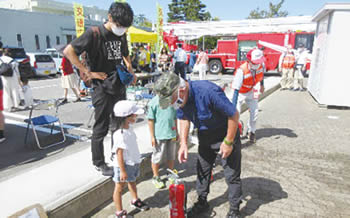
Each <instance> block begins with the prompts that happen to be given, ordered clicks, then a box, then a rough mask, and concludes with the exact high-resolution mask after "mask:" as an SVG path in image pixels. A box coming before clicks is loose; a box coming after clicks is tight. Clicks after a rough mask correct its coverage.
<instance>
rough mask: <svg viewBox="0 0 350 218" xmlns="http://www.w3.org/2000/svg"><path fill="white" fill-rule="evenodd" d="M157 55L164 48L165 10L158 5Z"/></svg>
mask: <svg viewBox="0 0 350 218" xmlns="http://www.w3.org/2000/svg"><path fill="white" fill-rule="evenodd" d="M157 36H158V37H157V54H159V53H160V49H162V48H163V9H162V7H161V6H160V5H159V4H158V3H157Z"/></svg>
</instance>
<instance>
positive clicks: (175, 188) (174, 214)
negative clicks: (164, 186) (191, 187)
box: [167, 169, 187, 218]
mask: <svg viewBox="0 0 350 218" xmlns="http://www.w3.org/2000/svg"><path fill="white" fill-rule="evenodd" d="M167 170H168V172H170V173H171V175H170V176H171V178H172V179H173V180H174V183H173V184H171V185H170V186H169V209H170V218H185V217H186V200H187V199H186V193H185V184H184V183H183V182H182V181H181V179H180V178H179V176H178V175H177V174H176V173H175V172H173V171H172V170H170V169H167Z"/></svg>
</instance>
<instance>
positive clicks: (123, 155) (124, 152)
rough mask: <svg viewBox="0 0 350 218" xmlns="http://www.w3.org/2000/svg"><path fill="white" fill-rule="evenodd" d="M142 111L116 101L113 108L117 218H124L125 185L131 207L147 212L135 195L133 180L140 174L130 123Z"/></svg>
mask: <svg viewBox="0 0 350 218" xmlns="http://www.w3.org/2000/svg"><path fill="white" fill-rule="evenodd" d="M143 113H144V110H143V109H142V108H140V107H138V106H137V105H136V103H135V102H133V101H128V100H122V101H118V102H117V103H116V104H115V105H114V108H113V115H114V116H113V119H112V122H113V123H112V124H113V128H112V132H113V138H112V143H113V147H112V157H113V162H114V164H113V165H114V177H113V181H114V182H115V188H114V193H113V201H114V203H115V207H116V209H117V212H116V217H120V218H123V217H126V216H127V212H126V211H125V210H123V205H122V190H123V186H124V184H125V183H128V188H129V191H130V193H131V196H132V199H133V200H132V201H131V206H132V207H134V208H137V209H139V210H142V211H143V210H148V209H149V207H148V206H147V204H145V203H144V202H143V201H141V200H140V199H139V198H138V196H137V190H136V178H137V177H138V176H139V175H140V163H141V155H140V151H139V148H138V145H137V141H136V134H135V132H134V131H133V129H132V127H131V124H133V123H135V122H136V117H137V115H139V114H143Z"/></svg>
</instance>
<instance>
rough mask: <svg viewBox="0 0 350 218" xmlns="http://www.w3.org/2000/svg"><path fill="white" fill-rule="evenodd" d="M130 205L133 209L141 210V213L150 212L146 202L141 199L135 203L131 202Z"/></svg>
mask: <svg viewBox="0 0 350 218" xmlns="http://www.w3.org/2000/svg"><path fill="white" fill-rule="evenodd" d="M130 205H131V207H133V208H136V209H139V210H141V211H145V210H149V206H148V205H147V204H146V203H145V202H143V201H141V200H140V198H139V199H137V200H136V201H135V202H134V203H133V202H131V203H130Z"/></svg>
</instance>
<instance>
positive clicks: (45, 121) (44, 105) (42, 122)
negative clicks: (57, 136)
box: [24, 99, 66, 149]
mask: <svg viewBox="0 0 350 218" xmlns="http://www.w3.org/2000/svg"><path fill="white" fill-rule="evenodd" d="M59 105H60V102H59V100H58V99H55V100H47V101H41V102H39V103H36V104H34V105H32V106H31V108H30V112H29V118H28V119H25V120H24V122H26V123H27V124H28V125H27V130H26V136H25V138H24V143H25V144H27V138H28V133H29V128H30V127H31V128H32V129H33V133H34V137H35V141H36V144H37V147H38V148H39V149H47V148H50V147H52V146H55V145H58V144H61V143H63V142H65V141H66V136H65V134H64V130H63V126H62V123H61V121H60V119H59V117H58V107H59ZM34 110H40V111H43V110H45V111H49V110H55V112H54V113H53V115H50V114H42V115H39V116H36V117H33V111H34ZM56 122H57V123H58V124H59V126H60V132H61V134H62V140H60V141H58V142H53V143H51V144H48V145H45V146H42V145H41V144H40V140H39V137H38V134H37V128H38V127H40V126H51V132H50V135H52V132H53V129H54V127H55V123H56Z"/></svg>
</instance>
